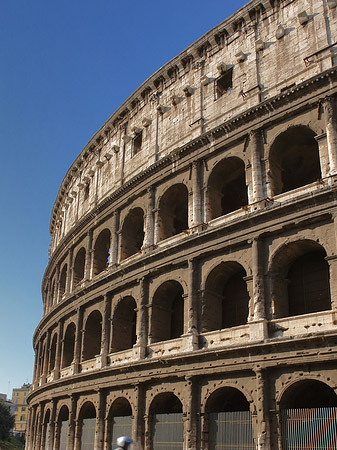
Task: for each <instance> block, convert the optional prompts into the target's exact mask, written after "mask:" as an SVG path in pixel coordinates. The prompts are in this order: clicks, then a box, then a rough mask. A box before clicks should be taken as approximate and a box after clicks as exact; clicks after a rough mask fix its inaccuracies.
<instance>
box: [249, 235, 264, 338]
mask: <svg viewBox="0 0 337 450" xmlns="http://www.w3.org/2000/svg"><path fill="white" fill-rule="evenodd" d="M263 251H264V249H263V242H262V241H261V239H258V238H254V239H253V242H252V264H253V289H252V291H253V292H252V294H253V301H252V308H250V313H252V315H251V317H250V324H251V326H250V338H251V339H252V340H256V339H264V338H265V337H267V335H268V331H267V323H266V310H265V295H264V264H263ZM254 323H255V325H254Z"/></svg>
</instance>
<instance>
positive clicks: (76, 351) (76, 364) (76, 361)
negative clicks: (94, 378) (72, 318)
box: [74, 308, 83, 373]
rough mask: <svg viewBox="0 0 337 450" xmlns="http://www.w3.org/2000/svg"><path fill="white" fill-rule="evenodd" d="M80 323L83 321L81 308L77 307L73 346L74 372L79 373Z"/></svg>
mask: <svg viewBox="0 0 337 450" xmlns="http://www.w3.org/2000/svg"><path fill="white" fill-rule="evenodd" d="M82 323H83V309H82V308H78V309H77V317H76V336H75V348H74V373H79V370H80V361H81V347H82V334H83V333H82Z"/></svg>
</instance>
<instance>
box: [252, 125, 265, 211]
mask: <svg viewBox="0 0 337 450" xmlns="http://www.w3.org/2000/svg"><path fill="white" fill-rule="evenodd" d="M249 137H250V145H249V147H250V155H251V164H252V186H251V193H250V198H249V203H255V202H258V201H260V200H262V199H263V198H264V195H263V177H262V169H261V158H262V146H263V143H262V136H261V130H252V131H251V132H250V133H249Z"/></svg>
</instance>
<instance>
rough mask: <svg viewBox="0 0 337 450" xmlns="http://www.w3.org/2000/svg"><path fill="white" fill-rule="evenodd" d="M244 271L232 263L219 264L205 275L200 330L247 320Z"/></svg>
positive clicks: (243, 322) (246, 292)
mask: <svg viewBox="0 0 337 450" xmlns="http://www.w3.org/2000/svg"><path fill="white" fill-rule="evenodd" d="M245 277H246V271H245V269H244V268H243V267H242V266H241V265H240V264H238V263H236V262H226V263H221V264H219V265H218V266H217V267H215V268H214V269H213V270H212V271H211V273H210V274H209V275H208V277H207V279H206V283H205V292H204V301H203V304H202V331H203V332H207V331H213V330H220V329H223V328H230V327H236V326H239V325H244V324H246V323H247V318H248V307H249V294H248V291H247V284H246V281H245Z"/></svg>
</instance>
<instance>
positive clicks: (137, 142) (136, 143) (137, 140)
mask: <svg viewBox="0 0 337 450" xmlns="http://www.w3.org/2000/svg"><path fill="white" fill-rule="evenodd" d="M142 140H143V132H142V131H140V132H139V133H136V136H135V137H134V138H133V151H132V155H133V156H134V155H136V154H137V153H139V152H140V151H141V149H142Z"/></svg>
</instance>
